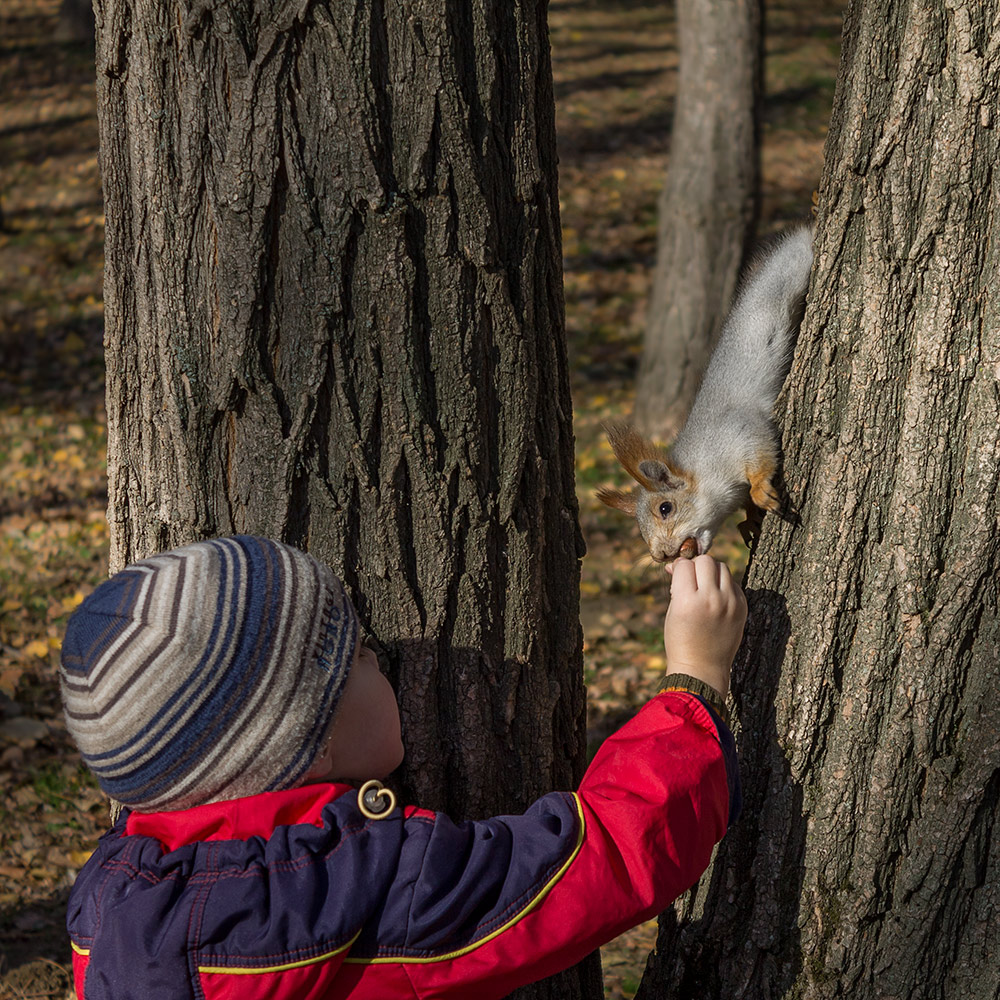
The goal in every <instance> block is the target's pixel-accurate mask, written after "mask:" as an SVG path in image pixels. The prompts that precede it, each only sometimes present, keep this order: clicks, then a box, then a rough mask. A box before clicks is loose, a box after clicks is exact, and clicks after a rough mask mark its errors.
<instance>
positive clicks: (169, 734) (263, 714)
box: [60, 535, 358, 812]
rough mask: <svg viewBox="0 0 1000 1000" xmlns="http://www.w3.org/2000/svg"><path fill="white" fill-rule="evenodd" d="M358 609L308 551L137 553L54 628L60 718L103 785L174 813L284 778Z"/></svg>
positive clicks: (335, 690) (244, 545)
mask: <svg viewBox="0 0 1000 1000" xmlns="http://www.w3.org/2000/svg"><path fill="white" fill-rule="evenodd" d="M357 638H358V619H357V615H356V613H355V611H354V607H353V606H352V605H351V602H350V600H349V599H348V597H347V594H346V593H345V591H344V587H343V584H342V583H341V582H340V580H338V579H337V577H336V576H334V574H333V572H332V571H331V570H329V569H328V568H327V567H326V566H324V565H322V564H321V563H319V562H317V561H316V560H315V559H314V558H313V557H312V556H310V555H307V554H306V553H304V552H300V551H299V550H297V549H293V548H291V547H289V546H287V545H283V544H281V543H280V542H273V541H269V540H267V539H264V538H254V537H251V536H247V535H238V536H236V537H233V538H217V539H215V540H214V541H209V542H197V543H195V544H194V545H186V546H184V547H183V548H180V549H177V550H175V551H173V552H165V553H163V554H162V555H158V556H154V557H153V558H151V559H144V560H142V561H141V562H137V563H135V564H133V565H131V566H128V567H127V568H126V569H123V570H122V571H121V572H120V573H117V574H116V575H115V576H113V577H112V578H111V579H110V580H108V581H106V582H105V583H103V584H101V586H99V587H98V588H97V589H96V590H95V591H94V592H93V593H92V594H91V595H90V596H89V597H88V598H87V599H86V600H85V601H84V602H83V603H82V604H81V605H80V607H79V608H78V609H77V610H76V612H75V613H74V614H73V617H72V618H71V619H70V622H69V625H68V626H67V629H66V637H65V640H64V642H63V647H62V669H61V671H60V680H61V686H62V696H63V704H64V706H65V711H66V723H67V726H68V728H69V731H70V734H71V735H72V737H73V739H74V740H75V741H76V744H77V746H78V747H79V748H80V752H81V754H82V755H83V759H84V761H85V762H86V763H87V765H88V766H89V767H90V769H91V770H92V771H93V772H94V773H95V774H96V775H97V780H98V782H99V783H100V785H101V788H103V789H104V791H105V792H106V793H107V794H108V795H109V796H111V797H112V798H114V799H117V800H118V801H119V802H122V803H123V804H124V805H126V806H128V807H129V808H132V809H139V810H142V811H145V812H153V811H157V810H164V809H185V808H188V807H189V806H194V805H199V804H201V803H205V802H215V801H218V800H220V799H232V798H238V797H240V796H243V795H252V794H256V793H258V792H264V791H273V790H276V789H279V788H290V787H292V786H294V785H296V784H297V783H298V782H299V781H300V779H301V778H302V776H303V775H304V774H305V773H306V772H307V771H308V769H309V767H310V766H311V765H312V763H313V762H314V761H315V760H316V758H317V757H319V755H320V753H321V751H322V749H323V744H324V740H325V738H326V736H327V730H328V728H329V723H330V719H331V717H332V715H333V712H334V710H335V709H336V707H337V701H338V700H339V698H340V695H341V693H342V692H343V690H344V684H345V683H346V681H347V674H348V671H349V670H350V668H351V664H352V663H353V660H354V651H355V647H356V644H357Z"/></svg>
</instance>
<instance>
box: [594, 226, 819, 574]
mask: <svg viewBox="0 0 1000 1000" xmlns="http://www.w3.org/2000/svg"><path fill="white" fill-rule="evenodd" d="M811 270H812V227H811V226H801V227H798V228H796V229H793V230H790V231H789V232H787V233H785V234H783V235H781V236H780V237H779V238H778V239H777V240H776V241H775V242H774V243H773V244H771V245H770V246H769V247H767V248H765V250H764V252H763V253H762V254H759V255H758V257H757V259H756V260H755V261H753V262H752V264H751V267H750V270H749V273H748V275H747V277H746V279H745V280H744V281H743V283H742V286H741V288H740V289H739V290H738V292H737V294H736V297H735V299H734V301H733V305H732V307H731V309H730V312H729V316H728V317H727V319H726V322H725V324H724V326H723V328H722V333H721V334H720V335H719V341H718V344H717V345H716V347H715V350H714V351H713V352H712V357H711V359H710V361H709V363H708V368H707V369H706V370H705V375H704V378H703V379H702V383H701V386H700V388H699V389H698V394H697V396H695V400H694V405H693V406H692V407H691V412H690V414H689V415H688V418H687V421H686V422H685V424H684V427H683V428H682V429H681V431H680V432H679V433H678V435H677V438H676V440H675V441H674V444H673V447H672V448H671V449H670V451H669V452H667V451H665V450H663V449H661V448H658V447H657V446H656V445H654V444H653V443H652V442H651V441H648V440H647V439H645V438H643V437H642V436H641V435H640V434H639V433H638V432H636V431H635V430H634V429H633V428H632V427H630V426H628V425H627V424H623V423H617V424H611V425H609V426H608V427H607V428H606V430H607V433H608V440H609V441H610V442H611V447H612V449H613V451H614V453H615V457H616V458H617V459H618V461H619V462H621V464H622V466H623V467H624V469H625V471H626V472H627V473H628V474H629V475H630V476H631V477H632V478H633V479H634V480H635V481H636V482H637V483H638V487H637V488H635V489H633V490H632V491H631V492H627V493H626V492H623V491H621V490H616V489H610V488H604V489H601V490H599V491H598V493H597V497H598V499H599V500H601V501H602V502H603V503H605V504H607V505H608V506H609V507H616V508H617V509H618V510H621V511H624V512H625V513H626V514H629V515H631V516H633V517H635V518H636V520H637V521H638V522H639V531H640V532H641V533H642V537H643V539H644V540H645V542H646V544H647V545H648V546H649V551H650V555H652V557H653V559H655V560H656V561H657V562H666V561H667V560H671V559H674V558H676V557H677V556H683V557H687V558H694V556H696V555H701V554H702V553H704V552H707V551H708V549H709V547H710V546H711V544H712V539H713V538H714V537H715V534H716V532H717V531H718V530H719V528H720V526H721V525H722V523H723V521H725V519H726V518H727V517H728V516H729V515H730V514H732V513H733V512H734V511H735V510H737V509H738V508H739V507H741V506H743V507H745V508H746V511H747V519H748V522H752V521H753V520H754V518H755V517H756V518H758V519H759V518H760V517H762V516H763V514H762V513H759V512H758V511H756V510H754V508H759V510H760V511H771V512H772V513H778V511H779V510H780V508H781V502H780V500H779V498H778V493H777V490H776V489H775V486H774V482H773V477H774V474H775V472H776V471H777V467H778V447H779V441H778V432H777V429H776V428H775V426H774V423H773V421H772V419H771V409H772V407H773V406H774V401H775V399H777V396H778V393H779V392H780V391H781V386H782V384H783V382H784V381H785V376H786V375H787V374H788V369H789V368H790V367H791V362H792V351H793V348H794V345H795V337H796V334H797V332H798V326H799V322H800V320H801V317H802V308H803V302H804V300H805V293H806V289H807V288H808V285H809V273H810V271H811ZM748 522H745V523H744V524H742V525H741V526H740V528H741V531H743V533H744V538H746V539H747V540H748V541H749V538H748V533H747V531H746V530H744V529H745V528H746V524H747V523H748ZM757 523H758V524H759V520H758V521H757Z"/></svg>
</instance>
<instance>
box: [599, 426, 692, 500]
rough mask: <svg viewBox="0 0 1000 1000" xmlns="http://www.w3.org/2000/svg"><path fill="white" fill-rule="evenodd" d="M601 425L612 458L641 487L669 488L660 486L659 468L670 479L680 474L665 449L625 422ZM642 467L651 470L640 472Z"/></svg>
mask: <svg viewBox="0 0 1000 1000" xmlns="http://www.w3.org/2000/svg"><path fill="white" fill-rule="evenodd" d="M604 429H605V431H606V432H607V435H608V441H609V442H610V443H611V450H612V451H613V452H614V453H615V458H617V459H618V461H619V462H621V464H622V468H623V469H624V470H625V471H626V472H627V473H628V474H629V475H630V476H631V477H632V478H633V479H634V480H635V481H636V482H637V483H638V484H639V485H640V486H641V487H642V488H643V489H644V490H647V491H648V492H650V493H655V492H656V491H657V490H662V489H664V488H670V487H665V486H664V484H663V482H662V480H661V478H660V471H659V470H660V469H664V470H666V473H667V475H668V476H670V478H671V479H672V480H678V479H680V478H681V473H680V470H679V469H677V468H675V467H674V466H673V465H672V463H671V462H670V459H669V458H668V457H667V453H666V452H665V451H664V450H663V449H662V448H658V447H657V446H656V445H655V444H653V442H652V441H650V440H648V439H647V438H644V437H643V436H642V435H641V434H639V433H638V431H636V430H635V429H634V428H632V427H630V426H629V425H628V424H624V423H610V424H605V426H604ZM645 468H649V469H650V470H651V471H652V472H653V474H652V475H650V473H649V472H644V471H643V470H644V469H645Z"/></svg>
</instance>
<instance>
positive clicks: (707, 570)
mask: <svg viewBox="0 0 1000 1000" xmlns="http://www.w3.org/2000/svg"><path fill="white" fill-rule="evenodd" d="M692 562H693V563H694V571H695V576H696V578H697V584H696V586H697V589H698V590H707V589H709V588H715V589H718V587H719V567H720V566H721V565H722V564H721V563H718V562H716V561H715V560H714V559H713V558H712V557H711V556H697V557H695V559H693V560H692Z"/></svg>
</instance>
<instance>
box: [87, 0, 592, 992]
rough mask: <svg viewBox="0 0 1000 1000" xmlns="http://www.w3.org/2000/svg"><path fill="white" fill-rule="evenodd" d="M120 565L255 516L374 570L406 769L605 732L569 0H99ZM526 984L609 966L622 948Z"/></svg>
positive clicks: (437, 777) (443, 770)
mask: <svg viewBox="0 0 1000 1000" xmlns="http://www.w3.org/2000/svg"><path fill="white" fill-rule="evenodd" d="M97 16H98V77H99V91H98V100H99V117H100V127H101V148H102V153H101V156H102V173H103V178H104V185H105V198H106V216H107V274H106V290H105V296H106V324H107V334H106V337H107V346H108V418H109V455H108V464H109V493H110V501H109V519H110V521H111V530H112V542H111V544H112V551H111V562H112V569H113V570H114V569H117V568H119V567H121V566H122V565H123V564H125V563H126V562H128V561H129V560H132V559H135V558H137V557H141V556H144V555H146V554H147V553H150V552H153V551H155V550H161V549H165V548H168V547H171V546H175V545H177V544H180V543H184V542H188V541H190V540H192V539H198V538H204V537H208V536H213V535H216V534H227V533H231V532H241V531H250V532H257V533H262V534H266V535H270V536H273V537H277V538H281V539H284V540H286V541H289V542H292V543H294V544H297V545H300V546H303V547H308V549H309V550H310V551H312V552H313V553H314V554H315V555H317V556H318V557H319V558H321V559H323V560H325V561H327V562H329V563H330V564H331V565H332V566H333V567H334V568H335V569H336V570H337V571H338V572H339V573H341V574H342V575H343V576H344V578H345V580H346V581H347V583H348V585H349V588H350V590H351V593H352V595H353V597H354V599H355V602H356V604H357V606H358V609H359V612H360V615H361V620H362V622H363V625H364V626H365V628H366V629H367V630H369V631H370V633H371V634H372V635H373V636H374V637H375V638H376V640H377V642H378V643H379V644H380V645H381V647H382V650H383V652H384V654H385V659H386V662H387V665H388V672H389V674H390V676H391V677H392V679H393V681H394V684H395V686H396V689H397V692H398V697H399V701H400V706H401V714H402V718H403V725H404V738H405V741H406V745H407V754H408V757H407V763H406V764H405V765H404V769H403V773H402V784H403V785H404V786H405V792H406V794H407V795H411V796H413V797H415V798H416V799H417V800H419V802H420V803H421V804H422V805H424V806H428V807H433V808H441V809H446V810H448V811H449V812H450V813H452V814H453V815H458V816H484V815H489V814H493V813H495V812H497V811H509V810H517V809H520V808H522V807H523V806H525V805H526V804H528V803H529V802H530V801H532V800H533V799H534V798H535V797H537V796H538V795H539V794H541V793H543V792H545V791H548V790H550V789H552V788H556V787H570V786H572V785H573V784H574V783H575V782H576V781H577V780H578V779H579V777H580V775H581V773H582V768H583V765H584V763H585V735H584V718H585V701H584V690H583V680H582V665H581V655H582V654H581V633H580V627H579V620H578V596H579V595H578V579H579V557H580V555H581V554H582V543H581V538H580V533H579V528H578V523H577V509H576V499H575V492H574V481H573V440H572V425H571V417H572V407H571V402H570V397H569V387H568V377H567V367H566V351H565V331H564V319H563V302H562V284H561V250H560V235H559V218H558V196H557V172H556V157H555V134H554V122H553V118H554V113H553V98H552V82H551V67H550V63H549V51H548V37H547V26H546V6H545V3H544V2H536V0H518V2H515V3H511V4H506V3H505V4H492V3H486V2H478V0H477V2H470V3H460V4H452V3H446V2H443V0H417V2H414V3H407V4H383V3H382V2H381V0H359V2H357V3H352V4H339V3H331V2H326V0H271V2H258V3H249V2H235V3H226V4H216V3H213V2H211V0H198V2H195V3H193V4H189V3H183V4H182V3H180V2H178V0H175V2H172V3H160V2H156V0H98V6H97ZM523 995H524V996H535V997H543V996H545V997H548V996H551V997H578V996H580V997H584V996H585V997H591V996H599V995H601V987H600V966H599V962H598V961H597V957H596V956H595V957H594V959H593V960H591V961H590V962H588V963H584V965H582V966H581V967H579V968H578V969H577V970H570V972H568V973H567V974H565V975H564V976H562V977H557V978H556V979H554V980H551V981H549V983H548V984H543V985H540V986H539V987H537V988H533V989H530V990H526V991H525V992H524V994H523Z"/></svg>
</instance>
